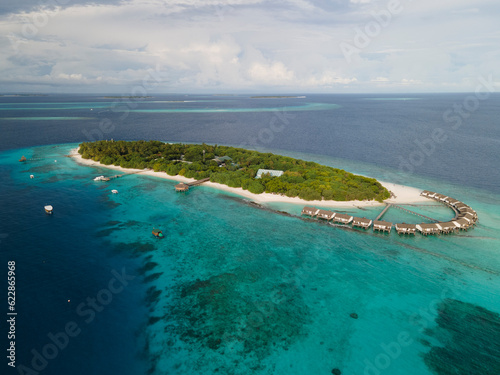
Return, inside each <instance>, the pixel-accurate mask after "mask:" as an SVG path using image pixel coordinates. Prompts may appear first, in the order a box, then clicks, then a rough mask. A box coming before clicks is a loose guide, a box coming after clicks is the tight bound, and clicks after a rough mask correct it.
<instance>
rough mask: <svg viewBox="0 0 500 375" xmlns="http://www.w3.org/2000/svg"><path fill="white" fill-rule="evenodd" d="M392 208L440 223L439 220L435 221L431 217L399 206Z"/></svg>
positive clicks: (395, 205) (394, 205)
mask: <svg viewBox="0 0 500 375" xmlns="http://www.w3.org/2000/svg"><path fill="white" fill-rule="evenodd" d="M392 207H395V208H398V209H400V210H402V211H405V212H408V213H410V214H413V215H417V216H420V217H423V218H424V219H426V220H429V221H434V222H436V223H437V222H439V220H436V219H433V218H432V217H429V216H425V215H422V214H419V213H418V212H415V211H412V210H409V209H407V208H404V207H401V206H398V205H397V204H393V205H392Z"/></svg>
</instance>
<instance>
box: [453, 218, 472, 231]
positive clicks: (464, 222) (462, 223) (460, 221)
mask: <svg viewBox="0 0 500 375" xmlns="http://www.w3.org/2000/svg"><path fill="white" fill-rule="evenodd" d="M453 223H454V224H455V225H457V226H458V228H459V229H461V230H467V229H468V228H469V227H470V223H469V222H468V221H467V220H465V219H458V220H453Z"/></svg>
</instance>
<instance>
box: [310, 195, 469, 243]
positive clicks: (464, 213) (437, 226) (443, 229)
mask: <svg viewBox="0 0 500 375" xmlns="http://www.w3.org/2000/svg"><path fill="white" fill-rule="evenodd" d="M421 195H422V196H424V197H427V198H431V199H434V200H437V201H440V202H442V203H444V204H446V205H448V206H449V207H451V208H452V209H453V210H454V211H455V213H456V216H455V218H454V219H453V220H450V221H447V222H438V223H431V224H427V223H422V224H406V223H398V224H395V225H394V228H396V231H397V232H398V234H415V233H416V232H417V231H419V232H420V233H422V234H423V235H428V234H440V233H445V234H446V233H451V232H456V231H459V230H467V229H469V228H470V227H472V226H473V225H475V224H476V223H477V213H476V211H474V210H473V209H472V208H470V207H469V206H467V205H466V204H464V203H462V202H460V201H458V200H456V199H453V198H450V197H447V196H445V195H442V194H437V193H433V192H430V191H427V190H424V191H423V192H422V193H421ZM302 215H305V216H310V217H316V218H318V219H321V220H325V221H331V222H333V223H338V224H351V225H352V226H353V227H359V228H363V229H368V228H370V227H371V226H372V225H373V230H376V231H380V232H388V233H390V232H391V229H392V227H393V223H390V222H387V221H383V220H370V219H367V218H364V217H356V216H351V215H347V214H340V213H337V212H333V211H327V210H322V209H318V208H315V207H307V206H306V207H304V208H303V210H302Z"/></svg>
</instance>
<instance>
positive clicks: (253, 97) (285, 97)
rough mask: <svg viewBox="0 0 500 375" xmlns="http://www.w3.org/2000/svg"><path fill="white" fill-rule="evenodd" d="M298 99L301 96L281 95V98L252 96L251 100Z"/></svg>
mask: <svg viewBox="0 0 500 375" xmlns="http://www.w3.org/2000/svg"><path fill="white" fill-rule="evenodd" d="M294 98H295V99H297V98H300V96H288V95H280V96H276V95H275V96H251V97H250V99H294Z"/></svg>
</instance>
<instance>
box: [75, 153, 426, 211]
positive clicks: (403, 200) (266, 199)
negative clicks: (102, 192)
mask: <svg viewBox="0 0 500 375" xmlns="http://www.w3.org/2000/svg"><path fill="white" fill-rule="evenodd" d="M70 156H71V157H72V158H73V159H74V160H75V161H76V162H77V163H78V164H81V165H86V166H94V167H103V168H108V169H113V170H116V171H120V172H123V173H132V172H140V173H141V175H146V176H154V177H160V178H165V179H168V180H173V181H179V182H193V181H196V180H195V179H194V178H186V177H183V176H170V175H168V174H167V173H165V172H154V171H152V170H146V171H144V170H140V169H132V168H122V167H118V166H115V165H103V164H101V163H99V162H96V161H93V160H88V159H83V158H82V156H81V155H80V154H79V153H78V149H77V148H75V149H72V150H71V152H70ZM380 183H381V184H382V185H383V186H384V187H385V188H386V189H387V190H389V191H391V192H393V193H394V195H395V196H396V197H395V198H390V199H386V200H385V201H384V202H386V203H395V204H408V203H418V202H421V203H422V202H429V199H427V198H425V197H422V196H421V195H420V192H421V190H420V189H417V188H413V187H409V186H404V185H397V184H392V183H388V182H382V181H380ZM203 185H204V186H211V187H213V188H216V189H219V190H224V191H227V192H230V193H233V194H237V195H240V196H242V197H245V198H248V199H251V200H253V201H255V202H257V203H261V204H262V203H271V202H282V203H291V204H297V205H303V206H321V207H353V208H356V207H376V206H381V205H383V203H379V202H377V201H348V202H336V201H306V200H303V199H300V198H290V197H286V196H282V195H277V194H269V193H262V194H253V193H250V192H249V191H248V190H243V189H242V188H232V187H229V186H227V185H222V184H218V183H215V182H205V183H203Z"/></svg>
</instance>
